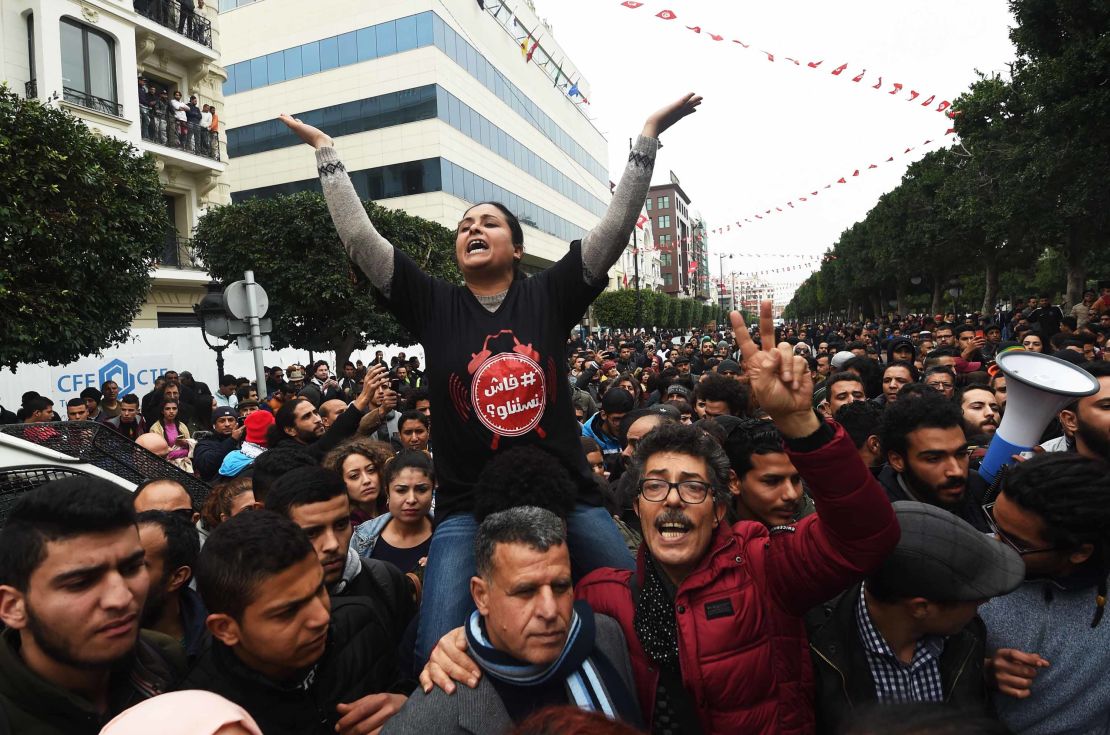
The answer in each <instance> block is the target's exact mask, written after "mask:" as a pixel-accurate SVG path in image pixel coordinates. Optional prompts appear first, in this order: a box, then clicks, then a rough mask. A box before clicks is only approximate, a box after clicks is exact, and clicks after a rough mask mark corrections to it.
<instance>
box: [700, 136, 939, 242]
mask: <svg viewBox="0 0 1110 735" xmlns="http://www.w3.org/2000/svg"><path fill="white" fill-rule="evenodd" d="M955 132H956V131H955V130H952V129H949V130H948V132H947V133H945V135H946V136H948V135H954V134H955ZM941 140H943V138H937V139H932V138H930V139H928V140H926V141H924V142H923V143H921V144H920V145H915V146H908V147H907V148H906V149H905V150H903V151H902V152H901V153H899V154H892V155H890V156H888V157H887V158H886V159H885V160H883V161H879V162H878V163H871V164H869V165H868V166H867V167H866V168H857V169H855V170H853V171H852V173H851V174H845V175H844V176H841V177H840V178H838V179H837V180H836V181H833V182H830V183H828V184H825V185H824V186H822V187H818V188H816V189H813V190H810V191H809V192H807V193H806V195H804V196H796V197H795V198H794V199H791V200H789V201H787V202H785V203H783V204H780V205H775V206H773V207H770V208H768V209H763V210H757V211H755V212H753V213H751V214H749V215H747V216H744V217H737V218H736V219H735V220H733V221H732V222H729V223H727V224H725V225H724V226H722V227H717V228H714V229H713V230H710V232H712V233H714V234H716V235H723V234H725V233H727V232H732V227H733V225H736V229H738V230H739V229H740V228H742V227H743V226H744V225H745V224H756V220H762V219H764V218H768V217H770V216H772V215H775V214H783V213H786V212H789V211H792V210H794V209H795V208H796V205H800V204H805V203H806V202H808V201H810V200H811V199H815V198H817V197H818V196H819V195H820V194H821V193H822V192H824V191H826V190H828V189H832V188H833V187H836V186H840V185H843V184H847V183H849V182H850V181H852V180H854V179H857V178H859V177H860V176H861V175H862V174H864V173H867V172H868V171H872V170H874V169H877V168H879V166H882V165H886V164H888V163H893V162H894V161H895V159H897V158H900V157H903V156H908V155H909V154H910V153H912V152H914V151H915V150H918V149H920V148H924V147H925V146H927V145H930V144H933V143H936V142H938V141H941ZM729 219H732V218H731V217H730V218H729Z"/></svg>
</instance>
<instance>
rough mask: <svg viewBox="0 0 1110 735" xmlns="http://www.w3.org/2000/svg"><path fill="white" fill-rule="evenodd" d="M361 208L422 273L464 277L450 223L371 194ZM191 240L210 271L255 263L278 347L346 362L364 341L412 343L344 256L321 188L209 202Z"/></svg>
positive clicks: (237, 275) (225, 277) (233, 271)
mask: <svg viewBox="0 0 1110 735" xmlns="http://www.w3.org/2000/svg"><path fill="white" fill-rule="evenodd" d="M365 207H366V211H367V213H368V214H369V215H370V218H371V220H372V221H373V222H374V225H375V227H377V229H378V231H379V232H381V233H382V235H383V236H384V237H386V238H387V239H388V240H389V241H390V242H392V243H393V244H394V245H396V246H397V247H399V248H401V249H402V250H404V251H405V252H406V253H408V254H409V255H410V256H411V257H412V258H413V259H414V260H415V261H416V262H417V263H418V264H419V265H420V267H421V268H423V270H424V272H426V273H428V274H430V275H433V276H438V277H440V278H444V279H446V280H448V281H452V282H458V281H459V280H460V275H459V271H458V266H457V264H456V262H455V244H454V233H452V232H451V230H449V229H447V228H446V227H443V226H442V225H439V224H436V223H435V222H430V221H428V220H425V219H423V218H421V217H414V216H412V215H410V214H406V213H405V212H402V211H399V210H393V209H386V208H385V207H380V206H378V205H377V204H374V203H373V202H366V203H365ZM194 242H195V245H196V248H197V252H198V253H199V254H200V256H201V257H202V258H203V259H204V261H205V263H207V264H208V268H209V270H210V271H211V273H212V275H213V276H214V277H215V278H217V279H218V280H220V281H222V282H224V283H230V282H232V281H236V280H239V279H241V278H242V277H243V271H245V270H248V269H253V270H254V277H255V279H256V280H257V281H258V282H259V283H260V284H262V286H263V287H264V288H265V289H266V292H267V294H268V295H269V298H270V310H269V313H268V315H267V316H269V317H270V318H272V319H273V322H274V329H273V332H272V333H271V339H272V341H273V343H274V346H275V347H286V346H290V347H297V348H300V349H307V350H316V351H334V352H335V354H336V362H337V363H338V364H342V363H343V361H345V360H346V359H347V358H348V356H349V355H350V354H351V352H352V351H353V350H355V349H361V348H363V347H365V346H366V345H367V344H368V343H373V344H399V345H403V346H407V345H411V344H413V343H414V340H413V338H412V336H411V335H409V334H408V332H406V331H405V330H404V329H403V328H402V327H401V326H400V324H398V323H397V321H396V320H395V319H394V318H393V317H392V316H391V315H389V314H388V313H387V312H386V311H385V309H384V308H383V307H382V306H381V304H380V303H379V301H378V295H377V294H376V292H375V290H374V289H373V287H372V286H371V285H370V282H369V281H368V280H367V278H366V276H365V275H364V274H363V273H362V271H360V270H359V268H358V267H357V266H356V265H355V264H354V263H352V262H351V260H350V258H348V257H347V252H346V251H345V250H344V249H343V244H342V243H341V242H340V240H339V235H338V234H337V233H336V231H335V226H334V225H333V224H332V221H331V215H330V214H329V213H328V208H327V203H326V202H325V201H324V196H323V195H322V194H320V193H318V192H301V193H299V194H293V195H291V196H278V197H273V198H268V199H250V200H247V201H244V202H241V203H238V204H232V205H228V206H225V207H220V208H218V209H214V210H211V211H209V212H208V214H206V215H205V216H204V217H203V218H202V219H201V221H200V223H199V224H198V225H197V230H196V234H195V236H194Z"/></svg>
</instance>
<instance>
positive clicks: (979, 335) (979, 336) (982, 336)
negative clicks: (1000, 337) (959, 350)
mask: <svg viewBox="0 0 1110 735" xmlns="http://www.w3.org/2000/svg"><path fill="white" fill-rule="evenodd" d="M986 337H987V335H985V334H984V333H983V330H982V329H977V330H975V339H986Z"/></svg>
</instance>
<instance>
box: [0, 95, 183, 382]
mask: <svg viewBox="0 0 1110 735" xmlns="http://www.w3.org/2000/svg"><path fill="white" fill-rule="evenodd" d="M0 170H2V171H3V172H4V174H3V176H0V319H2V320H3V323H4V328H3V334H4V338H3V340H2V346H0V365H2V366H7V367H10V368H12V369H13V370H14V369H15V366H16V364H18V363H21V362H22V363H36V362H48V363H50V364H52V365H58V364H62V363H66V362H72V361H74V360H76V359H78V358H81V357H84V356H86V355H91V354H96V353H98V352H100V351H101V350H103V349H104V348H106V347H110V346H112V345H115V344H119V343H121V342H123V341H124V340H125V339H126V338H127V335H128V333H129V331H130V327H131V322H132V320H133V319H134V318H135V316H136V315H137V314H138V313H139V309H140V308H141V307H142V304H143V301H144V299H145V298H146V296H147V293H148V292H149V291H150V285H151V276H150V272H151V269H152V268H153V266H154V264H155V260H156V258H157V257H158V255H159V253H160V252H161V249H162V244H163V242H164V240H165V238H164V236H165V232H166V214H165V205H164V204H163V203H162V189H161V186H160V185H159V183H158V174H157V173H156V171H155V169H154V163H153V161H151V160H150V159H149V158H147V157H144V156H140V155H139V154H138V151H136V150H135V149H134V148H133V147H132V146H131V145H130V144H128V143H126V142H123V141H119V140H116V139H115V138H110V137H104V136H100V135H97V134H95V133H93V132H92V131H90V130H89V129H88V128H87V127H86V126H85V125H84V123H82V122H81V121H80V120H79V119H77V118H76V117H74V116H72V115H70V114H69V113H67V112H65V111H63V110H60V109H58V108H56V107H52V106H50V105H44V104H42V103H41V102H39V101H37V100H26V99H23V98H22V97H21V96H19V95H17V94H15V93H13V92H12V91H11V90H9V89H8V88H7V87H6V86H0Z"/></svg>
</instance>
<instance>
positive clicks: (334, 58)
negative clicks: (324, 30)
mask: <svg viewBox="0 0 1110 735" xmlns="http://www.w3.org/2000/svg"><path fill="white" fill-rule="evenodd" d="M337 66H339V39H338V38H337V37H335V36H332V37H331V38H325V39H324V40H322V41H320V71H327V70H328V69H334V68H335V67H337Z"/></svg>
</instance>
